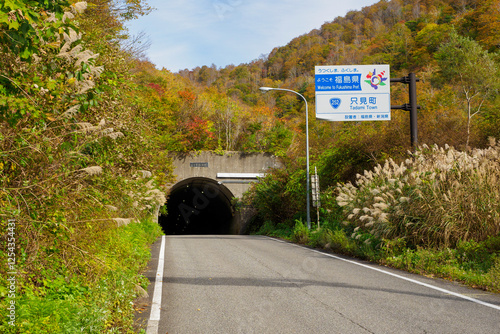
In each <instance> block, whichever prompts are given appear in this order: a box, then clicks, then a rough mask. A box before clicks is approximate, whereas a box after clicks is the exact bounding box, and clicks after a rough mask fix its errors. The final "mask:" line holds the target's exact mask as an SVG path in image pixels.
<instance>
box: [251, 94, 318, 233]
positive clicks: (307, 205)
mask: <svg viewBox="0 0 500 334" xmlns="http://www.w3.org/2000/svg"><path fill="white" fill-rule="evenodd" d="M259 89H260V90H261V91H263V92H268V91H270V90H281V91H284V92H291V93H294V94H297V95H298V96H300V97H301V98H302V99H303V100H304V102H305V103H306V165H307V167H306V174H307V175H306V211H307V228H308V229H311V204H310V203H311V202H310V198H309V197H310V194H309V193H310V191H309V188H310V185H309V113H308V110H307V100H306V98H305V97H304V96H302V94H300V93H298V92H296V91H294V90H291V89H285V88H271V87H260V88H259Z"/></svg>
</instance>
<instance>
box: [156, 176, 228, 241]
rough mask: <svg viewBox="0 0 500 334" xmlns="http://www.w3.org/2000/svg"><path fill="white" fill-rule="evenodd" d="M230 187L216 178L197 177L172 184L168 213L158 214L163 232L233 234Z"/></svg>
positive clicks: (170, 233)
mask: <svg viewBox="0 0 500 334" xmlns="http://www.w3.org/2000/svg"><path fill="white" fill-rule="evenodd" d="M232 197H233V195H232V193H231V191H230V190H229V189H227V188H226V187H225V186H224V185H222V184H220V183H218V182H217V181H215V180H212V179H208V178H203V177H196V178H190V179H186V180H183V181H181V182H179V183H177V184H176V185H174V186H173V187H172V189H171V191H170V195H169V198H168V201H167V204H166V206H167V214H166V215H161V216H160V217H159V220H158V221H159V223H160V225H161V227H162V229H163V232H164V233H165V234H166V235H172V234H232V233H233V225H234V223H235V212H234V208H233V205H232V203H231V199H232Z"/></svg>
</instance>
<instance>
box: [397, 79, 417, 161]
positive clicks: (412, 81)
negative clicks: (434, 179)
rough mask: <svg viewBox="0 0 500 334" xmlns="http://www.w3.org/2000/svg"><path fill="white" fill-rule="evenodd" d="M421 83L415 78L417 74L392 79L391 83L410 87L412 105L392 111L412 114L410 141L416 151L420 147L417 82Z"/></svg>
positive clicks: (400, 106)
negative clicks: (398, 110) (403, 111)
mask: <svg viewBox="0 0 500 334" xmlns="http://www.w3.org/2000/svg"><path fill="white" fill-rule="evenodd" d="M418 81H420V80H419V79H417V77H416V76H415V73H410V74H409V75H408V76H407V77H402V78H395V79H391V82H401V83H404V84H407V85H408V86H409V87H408V88H409V98H410V103H405V104H403V105H397V106H391V109H401V110H406V111H409V112H410V140H411V147H412V150H413V151H415V149H416V148H417V145H418V126H417V109H420V106H419V105H417V82H418Z"/></svg>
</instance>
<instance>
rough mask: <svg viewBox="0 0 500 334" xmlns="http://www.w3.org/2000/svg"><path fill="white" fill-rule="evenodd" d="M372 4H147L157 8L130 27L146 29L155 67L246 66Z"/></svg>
mask: <svg viewBox="0 0 500 334" xmlns="http://www.w3.org/2000/svg"><path fill="white" fill-rule="evenodd" d="M376 2H377V1H375V0H354V1H349V2H348V1H343V2H340V3H339V1H331V0H309V1H307V2H306V1H303V0H301V1H299V0H281V1H274V2H267V1H264V0H209V1H207V0H181V1H175V2H171V1H168V2H167V1H164V0H150V1H149V3H150V5H152V6H153V7H156V8H157V10H156V11H154V12H153V13H151V14H150V15H148V16H146V17H142V18H140V19H139V20H137V21H135V22H132V23H131V24H129V25H128V26H129V29H130V32H131V33H132V34H136V33H138V32H140V31H144V32H145V33H146V34H147V35H148V36H150V39H151V42H152V46H151V48H150V50H149V51H148V52H147V54H148V57H149V58H150V60H151V61H152V62H153V63H155V64H156V65H157V67H158V68H162V67H165V68H167V69H169V70H171V71H174V72H175V71H178V70H180V69H184V68H189V69H191V68H194V67H196V66H202V65H207V66H210V65H211V64H212V63H215V64H216V65H217V66H219V67H224V66H226V65H228V64H235V65H238V64H240V63H244V62H250V61H252V60H254V59H256V58H258V57H259V56H260V55H261V54H267V53H269V52H270V51H271V50H272V49H273V48H274V47H277V46H283V45H285V44H287V43H288V42H289V41H290V40H291V39H293V38H294V37H297V36H300V35H302V34H305V33H308V32H309V31H311V30H312V29H315V28H320V27H321V25H322V24H323V23H324V22H326V21H332V20H333V19H335V18H336V17H337V16H343V15H345V14H346V13H347V11H349V10H359V9H361V8H362V7H364V6H368V5H371V4H373V3H376Z"/></svg>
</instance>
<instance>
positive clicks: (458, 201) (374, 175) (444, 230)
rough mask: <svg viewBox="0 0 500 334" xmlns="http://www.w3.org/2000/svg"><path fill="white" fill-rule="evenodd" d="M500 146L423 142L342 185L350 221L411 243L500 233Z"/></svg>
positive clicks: (482, 237) (357, 227) (341, 197)
mask: <svg viewBox="0 0 500 334" xmlns="http://www.w3.org/2000/svg"><path fill="white" fill-rule="evenodd" d="M499 155H500V146H499V145H497V144H496V143H495V142H494V141H492V143H491V146H490V147H489V148H487V149H475V150H472V151H471V152H460V151H457V150H455V149H453V148H451V147H445V148H439V147H437V146H434V147H432V148H428V147H427V146H423V147H422V148H420V149H419V150H418V151H417V152H416V153H415V154H414V156H413V158H412V159H407V160H406V161H405V162H402V163H401V164H399V165H398V164H396V163H395V162H394V161H392V160H391V159H388V160H387V161H386V162H385V164H384V165H383V166H382V165H378V166H376V167H375V168H374V170H373V171H365V173H364V175H360V174H358V175H357V181H356V185H353V184H351V183H347V184H345V185H338V186H337V192H338V194H339V195H338V197H337V201H338V204H339V205H340V206H342V207H343V220H344V224H345V225H351V226H354V227H355V232H357V231H366V232H369V233H371V234H373V235H375V236H377V237H380V238H386V239H394V238H404V239H405V240H406V241H407V243H408V245H410V246H413V247H414V246H416V245H422V246H437V247H441V246H444V247H448V246H454V245H456V244H457V242H459V241H460V240H461V241H470V240H475V241H477V242H480V241H484V240H486V239H487V238H488V237H490V236H494V235H497V234H498V233H499V232H500V206H499V203H500V182H498V180H500V162H499V160H498V157H499Z"/></svg>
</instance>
